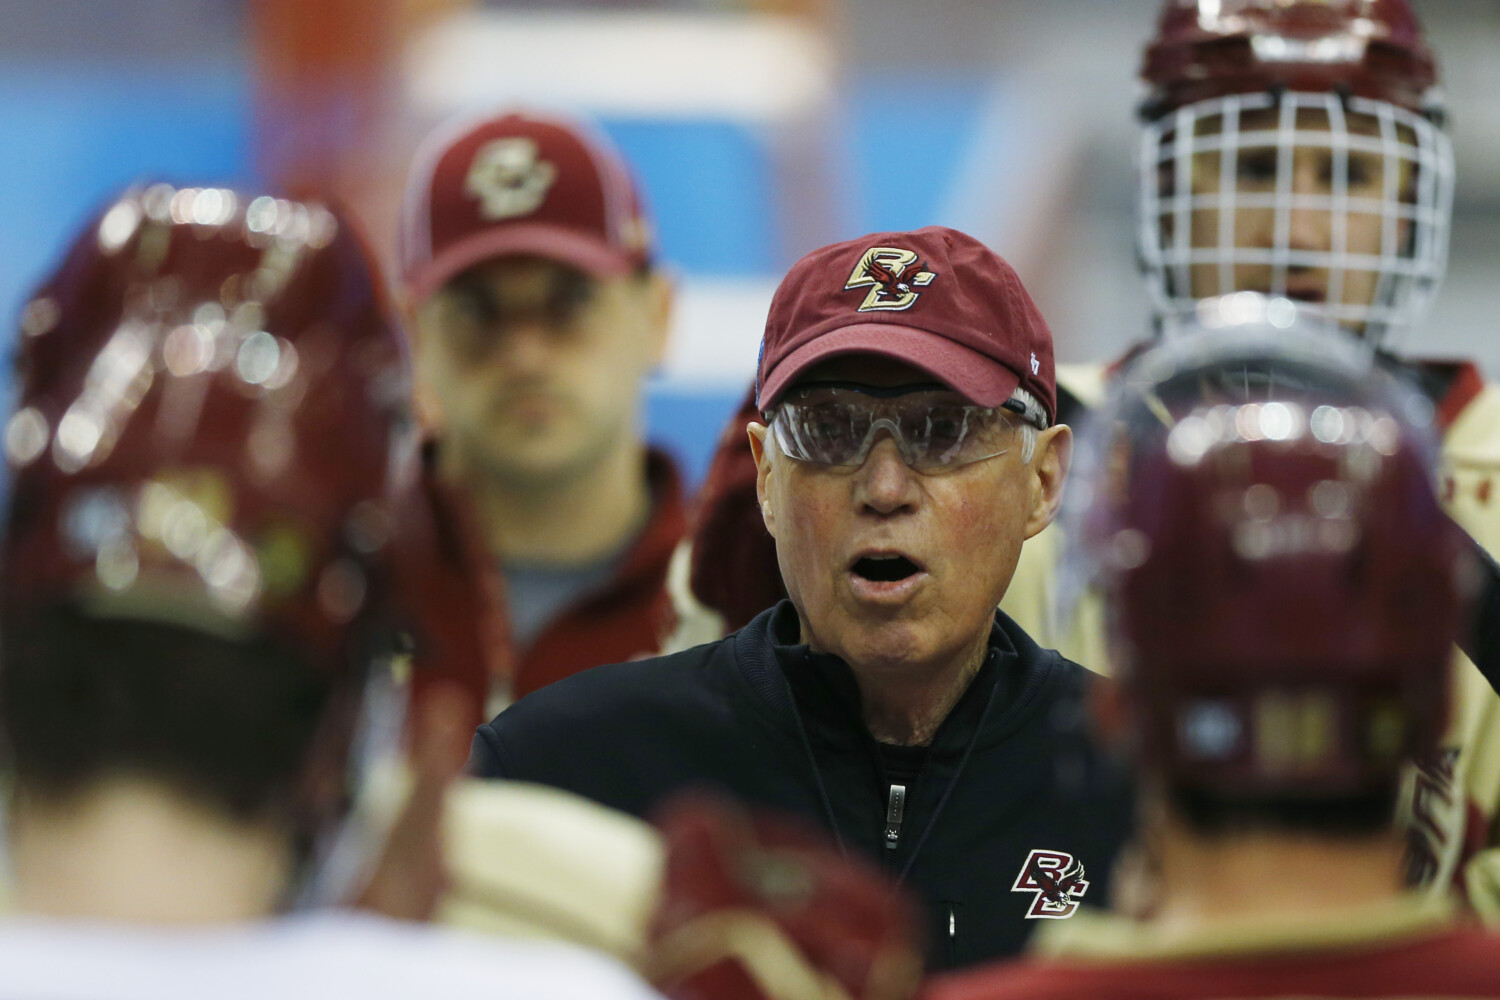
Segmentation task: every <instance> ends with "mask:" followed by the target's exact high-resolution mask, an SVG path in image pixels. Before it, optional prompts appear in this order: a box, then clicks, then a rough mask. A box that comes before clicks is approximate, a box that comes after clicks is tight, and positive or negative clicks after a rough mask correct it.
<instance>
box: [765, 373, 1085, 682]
mask: <svg viewBox="0 0 1500 1000" xmlns="http://www.w3.org/2000/svg"><path fill="white" fill-rule="evenodd" d="M825 379H826V380H836V381H851V382H859V383H863V384H867V385H872V386H898V385H908V384H912V383H928V382H931V381H932V377H931V376H930V375H928V374H926V373H925V372H922V371H920V370H918V369H916V368H914V367H912V366H910V365H906V364H903V363H901V362H897V361H893V360H889V359H885V358H877V357H873V356H868V355H865V356H859V355H856V356H851V357H847V358H839V359H834V360H832V361H830V362H827V363H825V364H823V365H820V366H818V367H816V368H814V369H813V370H811V371H810V372H809V373H808V375H807V378H806V380H825ZM1014 433H1015V440H1014V443H1013V445H1012V446H1011V447H1010V448H1009V449H1008V450H1007V451H1006V452H1005V453H1004V454H1001V455H996V456H993V457H991V458H986V459H983V460H979V461H975V462H972V463H970V464H966V465H960V466H957V467H952V468H945V469H940V470H934V471H931V472H921V471H918V470H916V469H913V468H911V467H910V466H908V465H907V464H906V462H905V461H904V460H903V458H902V455H901V451H900V449H899V448H898V447H897V444H896V442H895V440H894V439H893V438H892V437H891V436H890V434H889V433H888V432H881V434H880V436H879V437H878V438H877V440H876V441H875V443H874V444H873V446H872V447H871V448H870V451H869V452H868V454H867V455H866V457H865V460H864V464H862V465H860V466H858V467H852V466H835V465H823V464H819V463H816V462H812V461H799V460H797V459H793V458H790V457H789V456H787V455H786V454H784V453H782V452H780V450H779V449H778V448H777V447H776V445H775V444H774V443H773V442H772V441H771V439H770V436H769V434H768V432H767V429H766V428H765V427H762V426H761V425H760V424H752V425H751V434H752V447H753V449H754V451H755V452H756V459H757V462H758V465H759V470H760V477H759V484H758V486H759V491H760V499H761V501H762V512H763V514H764V517H765V521H766V525H767V528H768V529H769V530H770V531H771V533H772V535H774V536H775V538H776V552H777V558H778V561H779V563H780V566H781V574H782V578H783V580H784V582H785V583H786V588H787V592H788V594H789V595H790V597H791V599H792V602H793V603H794V604H795V605H796V606H797V610H798V613H799V615H800V617H801V619H802V622H803V628H804V630H805V632H806V634H805V635H804V638H805V639H806V640H807V641H808V642H809V643H811V644H812V645H813V646H814V648H817V649H822V650H824V651H827V652H831V653H834V654H836V655H838V656H839V657H841V658H842V659H844V660H845V661H846V662H848V663H850V664H851V665H853V666H854V667H855V668H856V669H857V670H861V669H862V670H876V671H878V670H881V669H883V668H892V669H899V668H900V667H901V666H902V665H908V664H913V663H916V664H920V663H938V662H943V661H945V660H948V659H950V658H952V657H956V656H960V655H962V654H963V652H964V651H966V650H967V649H969V648H971V647H972V646H973V645H975V644H976V642H982V641H983V639H984V637H985V636H987V635H988V631H989V626H990V621H991V619H992V618H993V616H994V612H995V606H996V605H997V604H998V603H999V601H1000V598H1001V597H1003V596H1004V594H1005V589H1006V587H1007V586H1008V585H1009V583H1010V579H1011V576H1012V574H1013V573H1014V571H1015V566H1016V561H1017V559H1018V558H1019V556H1020V552H1021V543H1022V541H1023V540H1024V539H1026V538H1029V537H1031V536H1032V535H1034V534H1035V533H1036V532H1038V531H1040V530H1041V529H1042V528H1043V527H1045V526H1046V524H1047V522H1048V521H1049V520H1050V519H1051V515H1052V508H1051V506H1050V497H1051V494H1050V493H1049V492H1048V489H1047V487H1046V485H1045V484H1044V482H1043V481H1042V476H1041V474H1039V469H1041V468H1042V467H1043V466H1047V468H1048V470H1049V472H1048V475H1050V476H1052V477H1054V479H1049V480H1048V482H1054V480H1055V484H1060V480H1061V475H1062V474H1065V471H1066V462H1065V460H1063V469H1062V473H1059V472H1058V470H1057V468H1056V465H1055V461H1056V456H1057V451H1056V450H1055V449H1054V447H1053V443H1052V442H1053V440H1054V438H1056V437H1057V436H1058V435H1062V436H1063V437H1064V438H1066V435H1067V434H1068V433H1069V432H1068V430H1067V428H1054V429H1052V430H1049V431H1043V432H1041V433H1040V440H1039V441H1038V444H1037V448H1036V453H1035V456H1034V457H1033V459H1032V461H1031V462H1029V463H1028V462H1025V461H1023V460H1022V452H1023V447H1022V438H1021V432H1020V431H1019V430H1017V431H1015V432H1014ZM1065 447H1066V446H1065V445H1064V446H1063V450H1065ZM1048 463H1053V464H1051V465H1049V464H1048ZM890 556H899V557H900V558H901V560H905V563H904V564H900V565H898V566H897V568H896V569H892V568H891V567H892V566H893V565H894V564H895V561H885V560H882V561H881V562H882V564H883V565H877V564H876V562H875V558H876V557H890ZM899 574H904V575H900V576H899V578H898V579H891V577H894V576H898V575H899Z"/></svg>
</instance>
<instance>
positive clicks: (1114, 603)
mask: <svg viewBox="0 0 1500 1000" xmlns="http://www.w3.org/2000/svg"><path fill="white" fill-rule="evenodd" d="M1431 414H1432V408H1431V405H1430V404H1429V403H1427V402H1426V401H1425V400H1424V399H1423V398H1422V397H1420V396H1419V395H1417V394H1416V393H1415V392H1414V391H1412V390H1409V389H1408V388H1407V387H1405V386H1404V385H1402V384H1399V383H1397V382H1396V381H1395V380H1394V379H1392V378H1389V377H1387V376H1385V375H1384V374H1382V373H1381V372H1380V371H1378V370H1376V369H1374V368H1373V367H1371V365H1370V363H1369V361H1368V352H1364V351H1361V350H1359V349H1358V345H1353V344H1349V343H1346V342H1344V341H1341V340H1336V339H1334V338H1329V337H1316V336H1309V335H1307V333H1306V331H1304V330H1303V329H1302V328H1301V327H1300V325H1299V324H1298V323H1296V322H1293V323H1290V324H1287V325H1286V328H1285V329H1278V328H1277V327H1276V326H1273V325H1271V324H1269V323H1249V324H1237V325H1232V326H1225V327H1224V328H1222V329H1220V330H1218V331H1206V330H1204V331H1198V332H1197V333H1196V335H1195V336H1194V337H1192V338H1190V339H1182V340H1172V341H1168V342H1166V343H1165V344H1163V345H1162V346H1161V347H1158V348H1156V349H1154V350H1152V351H1150V352H1147V353H1146V354H1145V355H1143V356H1142V357H1141V358H1140V359H1139V360H1138V361H1137V363H1136V364H1135V365H1134V366H1132V367H1131V368H1130V369H1129V371H1127V372H1126V373H1125V375H1124V376H1123V377H1122V378H1121V379H1120V381H1119V384H1118V387H1117V389H1116V392H1115V394H1114V395H1113V397H1112V399H1111V400H1110V402H1109V403H1108V404H1107V405H1106V406H1105V407H1104V408H1103V410H1101V411H1100V413H1099V415H1098V421H1097V423H1096V424H1095V425H1094V426H1093V428H1092V431H1091V433H1090V434H1088V435H1086V436H1085V439H1084V441H1083V442H1082V443H1081V446H1080V457H1079V462H1080V469H1079V473H1080V477H1081V478H1080V479H1079V480H1077V481H1075V489H1074V491H1073V492H1074V493H1075V494H1076V495H1075V496H1074V497H1072V498H1071V507H1070V510H1069V515H1068V516H1069V518H1070V519H1071V522H1072V523H1071V527H1070V529H1069V531H1070V537H1072V538H1074V539H1075V540H1076V541H1077V543H1078V547H1077V549H1076V551H1075V553H1074V555H1073V559H1074V560H1075V563H1074V569H1075V570H1081V569H1082V568H1083V567H1088V568H1089V570H1088V571H1089V572H1092V574H1093V581H1092V582H1093V583H1094V584H1095V585H1097V586H1099V587H1100V588H1101V589H1102V591H1103V594H1104V598H1105V602H1106V621H1107V628H1108V631H1109V639H1110V644H1111V650H1112V652H1113V653H1114V655H1115V656H1116V657H1117V662H1116V664H1115V666H1116V668H1117V670H1118V673H1119V677H1120V680H1121V684H1122V689H1123V691H1124V694H1125V700H1126V704H1127V707H1128V714H1129V716H1130V718H1131V720H1132V725H1133V727H1134V728H1133V737H1134V739H1135V741H1136V746H1137V749H1138V752H1139V753H1140V754H1141V755H1142V758H1143V760H1142V763H1143V764H1144V765H1145V766H1146V767H1147V768H1148V769H1151V770H1153V771H1155V772H1157V773H1160V774H1163V775H1165V776H1167V777H1168V778H1169V780H1170V781H1171V783H1172V784H1173V785H1174V786H1175V787H1177V788H1181V789H1189V790H1200V791H1204V792H1210V793H1213V794H1215V795H1227V796H1229V797H1233V798H1239V799H1244V800H1254V799H1274V798H1277V797H1290V798H1314V797H1319V796H1344V795H1348V796H1355V795H1364V794H1369V793H1377V792H1379V791H1380V790H1381V789H1383V788H1389V787H1391V784H1392V782H1393V781H1394V780H1395V776H1396V775H1397V773H1398V771H1399V768H1400V766H1401V764H1402V763H1403V762H1404V761H1406V760H1408V759H1410V758H1412V757H1413V756H1416V755H1419V754H1421V753H1422V752H1423V751H1425V750H1428V749H1430V748H1431V747H1433V746H1434V745H1435V742H1436V740H1437V739H1438V737H1439V735H1440V734H1441V731H1442V727H1443V723H1444V719H1445V713H1446V704H1447V692H1448V683H1449V682H1448V661H1449V657H1450V655H1451V648H1452V645H1453V642H1454V639H1455V638H1456V636H1457V635H1458V632H1459V630H1460V628H1461V624H1462V622H1463V621H1464V620H1465V612H1464V605H1465V603H1466V597H1465V593H1466V587H1467V586H1468V574H1467V573H1466V570H1467V569H1469V568H1470V567H1469V566H1468V564H1467V563H1466V562H1465V561H1464V554H1463V547H1462V540H1461V536H1460V534H1459V532H1458V529H1457V528H1456V527H1455V526H1454V525H1453V524H1452V523H1451V522H1450V521H1449V519H1448V518H1447V517H1446V515H1445V514H1444V513H1443V512H1442V510H1441V509H1440V507H1439V505H1438V502H1437V499H1436V497H1435V496H1434V494H1433V490H1432V487H1431V476H1432V472H1431V466H1430V464H1429V461H1430V458H1431V451H1430V442H1429V440H1428V431H1427V428H1426V426H1425V425H1426V424H1427V423H1429V422H1430V420H1431Z"/></svg>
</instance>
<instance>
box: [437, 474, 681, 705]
mask: <svg viewBox="0 0 1500 1000" xmlns="http://www.w3.org/2000/svg"><path fill="white" fill-rule="evenodd" d="M435 456H436V451H435V449H434V448H433V447H430V446H429V448H428V450H427V459H428V461H429V463H430V462H432V461H433V460H434V459H435ZM646 477H647V482H648V484H649V485H650V488H651V518H650V520H649V521H648V522H647V523H646V527H645V530H643V531H642V532H641V534H640V535H639V536H638V537H637V538H636V540H635V542H634V544H633V545H632V546H631V547H630V550H629V551H628V552H626V553H625V557H624V558H623V559H622V560H621V562H620V567H619V569H618V570H617V571H616V573H615V575H614V577H613V578H612V579H611V580H610V581H609V583H607V584H606V585H605V586H603V587H601V588H600V589H598V590H596V591H594V592H593V593H591V594H589V595H587V596H585V597H584V598H583V599H582V600H581V601H579V602H578V603H576V604H574V605H572V606H571V607H569V608H568V609H567V610H566V611H565V612H563V614H562V616H561V617H559V618H558V619H557V620H556V621H554V622H553V623H552V624H550V625H548V626H547V627H546V628H545V629H543V630H542V632H541V634H539V635H538V636H537V637H536V640H535V642H533V643H532V645H531V648H530V649H528V650H526V651H525V652H524V653H523V652H522V651H520V650H517V649H516V648H515V647H514V645H513V643H512V639H511V633H510V627H509V624H508V618H507V615H506V613H505V581H504V578H503V577H502V576H501V575H500V572H499V567H498V566H497V565H496V563H495V560H494V558H493V557H491V556H490V555H489V552H488V549H487V548H486V546H485V543H484V535H483V533H482V532H481V531H480V528H479V523H478V520H477V518H476V516H475V513H474V509H473V506H472V504H470V503H469V502H468V497H467V495H465V494H464V493H463V491H461V490H457V489H452V488H446V489H444V490H443V496H442V497H441V501H442V503H441V505H440V510H441V518H442V520H443V522H444V524H443V527H444V529H445V531H446V532H447V534H448V535H452V536H458V537H461V538H463V539H465V541H464V542H463V544H461V545H458V548H459V549H461V550H462V551H463V554H464V557H465V560H466V561H467V562H468V564H469V567H468V572H469V573H470V574H473V575H477V576H479V577H480V578H481V580H482V586H481V588H480V589H481V590H482V592H483V593H484V594H485V596H486V603H487V604H488V605H489V606H488V608H487V609H485V611H487V612H488V613H487V614H486V615H485V617H486V618H487V622H486V628H485V633H486V635H488V636H489V645H490V647H491V649H490V651H489V657H488V660H489V664H490V671H491V678H490V681H491V684H490V686H491V689H492V690H494V689H496V688H499V689H502V690H504V689H509V690H510V692H511V695H512V697H513V698H520V697H522V696H523V695H527V694H530V693H531V692H533V691H535V690H536V689H538V688H541V687H545V686H547V685H548V684H551V683H552V682H553V681H557V680H561V679H562V678H564V677H568V676H570V675H572V674H576V673H578V672H579V671H580V670H587V669H588V668H589V667H596V666H598V665H599V664H601V663H618V662H621V661H624V660H630V659H635V658H636V657H639V656H642V655H651V654H654V653H656V652H657V651H658V650H659V649H660V648H661V643H662V639H663V638H664V637H666V636H667V635H668V633H670V632H671V630H672V628H673V627H674V625H675V624H676V622H675V612H674V610H673V608H672V601H671V599H670V597H669V596H668V594H667V568H668V566H669V565H670V563H671V561H672V553H673V552H674V551H675V550H676V548H677V543H678V541H680V540H681V538H682V536H683V534H684V533H685V532H686V531H687V513H686V509H685V505H684V501H683V496H682V481H681V479H680V477H679V476H678V474H677V467H676V466H675V465H674V464H673V463H672V460H671V459H670V458H668V457H667V456H666V455H665V454H663V453H662V452H659V451H656V450H654V449H653V450H651V451H650V452H648V454H647V458H646ZM449 548H453V545H450V546H449Z"/></svg>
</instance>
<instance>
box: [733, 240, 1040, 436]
mask: <svg viewBox="0 0 1500 1000" xmlns="http://www.w3.org/2000/svg"><path fill="white" fill-rule="evenodd" d="M841 354H880V355H884V356H886V357H890V358H896V359H897V360H900V361H905V362H907V363H909V364H912V365H915V366H917V367H918V368H920V369H922V370H923V371H925V372H927V373H928V374H930V375H932V377H933V378H935V379H937V380H938V381H940V382H942V383H943V384H945V385H947V386H949V387H950V388H952V389H953V390H954V391H955V392H958V393H960V394H962V395H963V396H964V397H965V398H967V399H969V400H970V401H972V402H974V403H976V404H978V405H979V406H999V405H1001V404H1002V403H1004V402H1005V401H1006V400H1007V399H1009V398H1010V396H1011V394H1012V393H1013V392H1015V390H1016V388H1017V387H1018V386H1019V387H1020V388H1023V389H1026V390H1027V391H1028V392H1030V393H1031V394H1032V395H1034V396H1036V398H1037V399H1038V400H1039V401H1040V402H1041V404H1042V406H1043V408H1044V409H1046V411H1047V418H1048V420H1049V421H1050V420H1055V419H1056V418H1057V380H1056V375H1055V373H1054V371H1053V364H1052V332H1051V331H1050V330H1048V329H1047V322H1046V320H1044V319H1042V314H1041V313H1040V312H1039V311H1038V310H1037V307H1036V303H1034V302H1032V301H1031V296H1030V295H1027V294H1026V289H1025V288H1023V287H1022V286H1021V279H1020V278H1019V277H1018V276H1017V275H1016V272H1015V270H1014V269H1013V268H1012V267H1011V266H1010V265H1009V264H1007V263H1006V262H1005V261H1004V260H1002V259H1001V258H1000V257H999V256H998V255H997V254H995V253H994V252H993V251H992V250H990V249H989V248H988V247H986V246H985V245H984V244H983V243H980V242H979V241H978V240H976V239H975V238H974V237H972V236H969V235H967V234H965V233H961V232H959V231H958V230H956V229H948V228H945V227H943V226H928V227H927V228H926V229H918V230H916V231H915V232H908V233H872V234H870V235H869V236H861V237H860V238H859V239H856V240H848V241H846V242H843V243H835V244H834V245H833V246H827V247H824V248H823V249H821V250H814V251H813V252H812V253H810V254H808V255H807V256H806V257H803V258H802V259H801V260H799V261H797V263H795V264H793V265H792V269H791V270H790V271H789V272H787V276H786V277H785V278H784V279H782V282H781V286H780V287H779V288H777V289H776V296H775V298H774V299H772V301H771V312H770V315H769V316H767V317H766V332H765V336H764V338H763V339H762V340H761V345H760V367H759V371H758V372H757V373H756V386H757V388H756V405H757V406H759V407H760V409H761V410H762V411H763V412H764V411H766V410H768V409H770V408H771V407H772V405H774V404H775V402H776V400H777V399H778V398H779V397H780V396H781V394H782V393H783V392H785V391H786V390H787V389H788V388H790V387H791V385H792V384H793V383H794V382H795V381H796V380H797V378H798V376H800V375H801V374H802V373H803V372H805V371H807V369H808V368H810V367H812V366H813V365H815V364H817V363H818V362H820V361H823V360H826V359H828V358H831V357H835V356H838V355H841Z"/></svg>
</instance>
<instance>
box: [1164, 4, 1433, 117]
mask: <svg viewBox="0 0 1500 1000" xmlns="http://www.w3.org/2000/svg"><path fill="white" fill-rule="evenodd" d="M1141 75H1142V77H1143V78H1144V79H1145V80H1146V82H1147V83H1148V84H1150V86H1151V94H1150V97H1149V98H1148V99H1147V103H1146V106H1145V114H1146V115H1147V116H1148V117H1156V116H1158V115H1160V114H1162V113H1164V112H1166V111H1170V110H1172V109H1175V108H1179V107H1182V106H1183V105H1185V104H1192V103H1193V102H1195V101H1201V100H1205V99H1208V98H1213V97H1223V96H1225V95H1226V94H1246V93H1252V92H1256V91H1272V90H1302V91H1316V92H1330V91H1332V92H1339V93H1342V94H1344V95H1346V96H1354V97H1365V98H1369V99H1371V100H1377V101H1386V102H1388V103H1390V104H1394V105H1396V106H1397V107H1401V108H1406V109H1407V110H1409V111H1418V112H1426V111H1429V110H1432V109H1433V107H1434V105H1433V104H1432V99H1433V97H1434V93H1433V88H1434V86H1435V85H1436V83H1437V67H1436V63H1435V61H1434V59H1433V56H1432V52H1431V50H1429V49H1428V47H1427V42H1426V40H1425V39H1424V38H1423V36H1422V27H1421V24H1420V23H1418V21H1417V17H1416V15H1415V14H1414V13H1413V12H1412V9H1411V4H1410V3H1409V2H1408V0H1167V3H1166V5H1165V6H1164V7H1163V8H1162V12H1161V17H1160V20H1159V21H1158V23H1157V29H1156V35H1155V37H1154V38H1152V40H1151V42H1150V43H1149V44H1148V46H1147V48H1146V56H1145V64H1144V66H1143V67H1142V69H1141Z"/></svg>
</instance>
